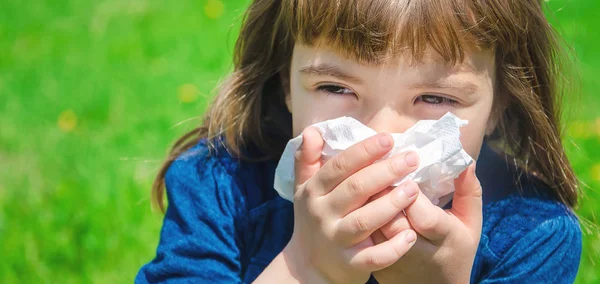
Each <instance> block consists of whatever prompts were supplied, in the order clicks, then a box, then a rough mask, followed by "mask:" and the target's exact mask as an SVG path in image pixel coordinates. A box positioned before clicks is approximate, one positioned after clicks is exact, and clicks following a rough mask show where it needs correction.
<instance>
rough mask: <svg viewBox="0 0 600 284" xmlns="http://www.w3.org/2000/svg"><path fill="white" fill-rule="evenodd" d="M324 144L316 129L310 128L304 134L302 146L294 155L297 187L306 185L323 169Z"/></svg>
mask: <svg viewBox="0 0 600 284" xmlns="http://www.w3.org/2000/svg"><path fill="white" fill-rule="evenodd" d="M323 144H324V143H323V138H322V137H321V133H319V131H318V130H317V129H316V128H314V127H308V128H306V129H305V130H304V131H303V132H302V144H301V145H300V147H299V148H298V150H297V151H296V153H295V154H294V155H295V161H294V174H295V181H294V183H295V185H296V186H298V185H300V184H303V183H305V182H306V181H307V180H308V179H309V178H311V177H312V176H314V175H315V173H316V172H317V171H318V170H319V168H321V150H322V149H323Z"/></svg>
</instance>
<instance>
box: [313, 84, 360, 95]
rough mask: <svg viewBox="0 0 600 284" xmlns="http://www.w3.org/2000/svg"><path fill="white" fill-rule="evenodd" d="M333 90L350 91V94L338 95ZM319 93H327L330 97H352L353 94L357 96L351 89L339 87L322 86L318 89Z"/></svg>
mask: <svg viewBox="0 0 600 284" xmlns="http://www.w3.org/2000/svg"><path fill="white" fill-rule="evenodd" d="M332 89H336V90H338V91H339V90H348V91H349V92H344V93H338V92H335V91H332ZM317 91H319V92H325V93H327V94H328V95H333V96H344V95H350V94H353V95H354V96H356V94H355V93H354V92H353V91H351V90H350V89H348V88H346V87H342V86H338V85H332V84H329V85H321V86H318V87H317Z"/></svg>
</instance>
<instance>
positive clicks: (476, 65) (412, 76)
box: [288, 44, 495, 158]
mask: <svg viewBox="0 0 600 284" xmlns="http://www.w3.org/2000/svg"><path fill="white" fill-rule="evenodd" d="M434 54H436V53H433V52H430V53H428V54H427V55H426V56H425V58H424V59H423V63H422V64H419V65H413V66H411V65H410V62H408V61H407V60H405V59H404V58H402V57H398V58H394V59H393V60H390V61H388V62H386V63H385V64H384V65H378V66H371V65H361V64H359V63H358V62H356V61H353V60H349V59H347V58H344V57H343V56H342V55H340V53H337V52H335V51H334V50H333V49H332V48H330V47H328V46H326V45H320V46H319V47H309V46H306V45H301V44H296V46H295V48H294V54H293V58H292V65H291V70H290V94H289V96H288V108H289V109H290V111H291V112H292V117H293V128H294V129H293V130H294V136H296V135H299V134H300V133H301V132H302V130H304V128H306V127H307V126H309V125H311V124H314V123H317V122H320V121H324V120H328V119H332V118H336V117H340V116H351V117H354V118H356V119H358V120H359V121H361V122H362V123H363V124H365V125H367V126H369V127H370V128H373V129H374V130H376V131H377V132H404V131H406V130H407V129H408V128H409V127H411V126H412V125H413V124H414V123H415V122H417V121H418V120H422V119H439V118H440V117H441V116H442V115H444V114H445V113H446V112H448V111H450V112H452V113H454V114H455V115H457V116H458V117H460V118H462V119H467V120H469V124H468V125H467V126H465V127H463V128H462V129H461V142H462V144H463V147H464V148H465V150H466V151H467V152H468V153H469V155H471V156H472V157H474V158H476V157H477V156H478V154H479V150H480V148H481V144H482V141H483V137H484V135H485V133H486V130H488V131H489V130H491V129H492V128H493V127H494V125H495V122H494V121H495V119H494V118H492V115H491V113H492V102H493V93H494V83H495V79H494V78H495V75H494V70H495V64H494V56H493V52H491V51H479V50H470V51H467V52H466V53H465V60H464V62H462V63H460V64H457V65H455V66H448V65H447V64H445V63H444V61H443V60H441V58H437V57H435V56H434Z"/></svg>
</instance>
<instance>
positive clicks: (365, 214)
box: [336, 181, 419, 246]
mask: <svg viewBox="0 0 600 284" xmlns="http://www.w3.org/2000/svg"><path fill="white" fill-rule="evenodd" d="M418 192H419V187H418V186H417V184H416V183H414V182H412V181H408V182H405V183H403V184H401V185H400V186H398V187H397V188H395V189H394V190H392V191H391V192H390V194H388V195H386V196H384V197H381V198H379V199H377V200H374V201H372V202H370V203H368V204H366V205H365V206H363V207H361V208H359V209H357V210H355V211H352V212H351V213H350V214H348V215H346V216H345V217H344V218H342V219H341V220H340V221H339V222H338V223H337V228H336V238H337V239H338V240H339V241H341V242H342V243H345V244H347V245H349V246H352V245H355V244H356V243H358V242H360V241H362V240H364V239H366V238H368V237H369V236H370V235H371V234H372V233H373V232H374V231H375V230H377V229H379V228H381V227H382V226H383V225H385V224H386V223H388V222H389V221H390V220H392V219H393V218H394V217H395V216H396V215H398V214H400V213H401V212H402V210H404V209H405V208H406V207H407V206H408V205H409V204H411V203H412V202H413V201H414V200H415V198H416V197H417V195H418Z"/></svg>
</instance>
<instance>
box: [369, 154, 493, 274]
mask: <svg viewBox="0 0 600 284" xmlns="http://www.w3.org/2000/svg"><path fill="white" fill-rule="evenodd" d="M454 184H455V192H454V198H453V201H452V209H449V210H443V209H441V208H440V207H437V206H435V205H433V204H432V203H431V202H430V201H429V199H427V197H425V195H424V194H419V195H418V197H417V200H416V201H415V202H414V203H413V204H411V205H410V206H409V207H408V208H407V209H406V210H405V212H406V216H404V215H402V214H399V215H398V217H396V218H395V219H394V220H392V221H391V222H390V223H388V224H387V225H385V226H384V227H382V228H381V229H380V230H378V231H376V232H375V233H373V239H374V241H375V242H376V243H379V242H382V241H385V240H386V239H391V238H392V237H394V236H395V235H397V234H399V233H402V232H404V233H405V234H406V235H412V236H415V233H414V232H417V236H416V237H417V241H416V243H415V244H414V246H413V247H412V248H411V249H410V251H408V252H407V253H406V254H405V255H404V256H403V257H402V258H401V259H400V260H399V261H397V262H396V263H395V264H393V265H392V266H389V267H388V268H386V269H383V270H380V271H375V272H373V275H374V276H375V278H376V279H377V281H378V282H379V283H399V282H401V283H469V281H470V276H471V269H472V266H473V261H474V259H475V253H476V252H477V247H478V245H479V238H480V235H481V226H482V219H483V217H482V190H481V185H480V184H479V180H478V179H477V177H476V176H475V165H474V164H473V165H471V166H470V167H469V168H468V169H467V170H466V171H465V172H463V173H462V174H461V175H460V176H459V177H458V178H457V179H456V181H455V183H454ZM411 229H412V230H411ZM413 230H414V231H413Z"/></svg>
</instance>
